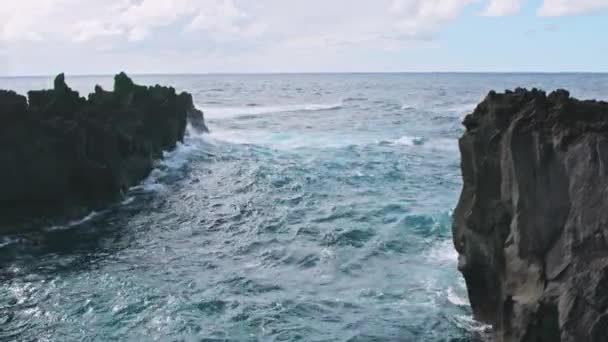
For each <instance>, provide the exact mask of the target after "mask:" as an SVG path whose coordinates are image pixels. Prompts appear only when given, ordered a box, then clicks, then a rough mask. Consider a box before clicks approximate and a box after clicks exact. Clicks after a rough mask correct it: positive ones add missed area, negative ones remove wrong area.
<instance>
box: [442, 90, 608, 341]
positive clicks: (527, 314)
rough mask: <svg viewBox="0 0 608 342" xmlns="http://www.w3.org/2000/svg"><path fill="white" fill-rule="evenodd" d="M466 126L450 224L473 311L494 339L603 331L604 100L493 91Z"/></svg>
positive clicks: (606, 326)
mask: <svg viewBox="0 0 608 342" xmlns="http://www.w3.org/2000/svg"><path fill="white" fill-rule="evenodd" d="M464 125H465V127H466V133H465V134H464V135H463V137H462V138H461V139H460V151H461V155H462V174H463V181H464V188H463V190H462V194H461V197H460V201H459V203H458V206H457V208H456V209H455V211H454V226H453V233H454V245H455V247H456V249H457V250H458V253H459V265H458V266H459V269H460V271H461V272H462V273H463V275H464V277H465V279H466V283H467V287H468V292H469V297H470V301H471V305H472V308H473V311H474V314H475V316H476V318H477V319H479V320H481V321H483V322H486V323H489V324H492V325H493V328H494V334H495V340H496V341H509V342H510V341H525V342H531V341H535V342H536V341H539V342H540V341H542V342H555V341H564V342H579V341H608V244H607V241H608V240H607V239H608V103H605V102H597V101H579V100H576V99H573V98H571V97H570V96H569V94H568V92H567V91H564V90H559V91H556V92H553V93H551V94H550V95H548V96H547V95H546V94H545V93H544V92H542V91H538V90H531V91H528V90H524V89H517V90H516V91H514V92H506V93H504V94H497V93H495V92H490V94H488V96H487V97H486V99H485V100H484V101H483V102H482V103H481V104H479V105H478V107H477V108H476V109H475V111H474V113H473V114H471V115H469V116H467V117H466V118H465V120H464Z"/></svg>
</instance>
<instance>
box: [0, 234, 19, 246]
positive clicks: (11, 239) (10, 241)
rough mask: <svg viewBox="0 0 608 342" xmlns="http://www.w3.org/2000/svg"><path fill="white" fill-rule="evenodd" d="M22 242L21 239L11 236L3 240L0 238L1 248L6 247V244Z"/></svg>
mask: <svg viewBox="0 0 608 342" xmlns="http://www.w3.org/2000/svg"><path fill="white" fill-rule="evenodd" d="M19 242H21V240H20V239H17V238H11V237H7V236H5V237H3V238H2V240H0V248H4V247H6V246H10V245H14V244H16V243H19Z"/></svg>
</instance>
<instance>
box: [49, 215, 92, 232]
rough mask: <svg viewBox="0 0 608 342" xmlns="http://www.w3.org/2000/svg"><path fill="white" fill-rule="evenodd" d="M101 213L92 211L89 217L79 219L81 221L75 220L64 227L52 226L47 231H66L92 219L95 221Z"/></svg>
mask: <svg viewBox="0 0 608 342" xmlns="http://www.w3.org/2000/svg"><path fill="white" fill-rule="evenodd" d="M99 214H100V213H98V212H96V211H92V212H91V213H89V214H88V215H87V216H85V217H83V218H81V219H79V220H74V221H70V222H69V223H68V224H64V225H58V226H52V227H49V228H46V229H45V230H47V231H54V230H66V229H70V228H73V227H76V226H80V225H81V224H83V223H85V222H88V221H90V220H92V219H94V218H95V217H97V216H99Z"/></svg>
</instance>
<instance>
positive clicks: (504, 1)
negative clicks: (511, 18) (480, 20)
mask: <svg viewBox="0 0 608 342" xmlns="http://www.w3.org/2000/svg"><path fill="white" fill-rule="evenodd" d="M523 1H524V0H490V2H489V4H488V5H487V7H486V8H485V9H484V11H483V12H482V13H481V14H482V15H484V16H487V17H502V16H506V15H512V14H515V13H517V12H519V10H520V9H521V5H522V3H523Z"/></svg>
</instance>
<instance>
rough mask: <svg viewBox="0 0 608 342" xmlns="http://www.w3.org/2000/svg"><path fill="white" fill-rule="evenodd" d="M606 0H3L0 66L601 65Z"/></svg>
mask: <svg viewBox="0 0 608 342" xmlns="http://www.w3.org/2000/svg"><path fill="white" fill-rule="evenodd" d="M607 34H608V0H16V1H13V0H10V1H3V4H2V5H1V6H0V75H1V76H18V75H52V74H56V73H58V72H66V73H68V74H73V75H78V74H85V75H86V74H88V75H90V74H112V73H116V72H118V71H121V70H124V71H127V72H129V73H136V74H144V73H152V74H157V73H162V74H165V73H241V72H247V73H257V72H261V73H263V72H397V71H400V72H408V71H413V72H428V71H433V72H445V71H457V72H469V71H471V72H578V71H589V72H608V39H607V38H606V36H607Z"/></svg>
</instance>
